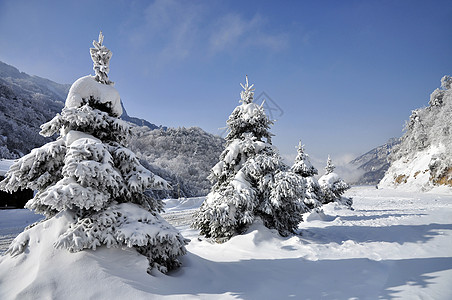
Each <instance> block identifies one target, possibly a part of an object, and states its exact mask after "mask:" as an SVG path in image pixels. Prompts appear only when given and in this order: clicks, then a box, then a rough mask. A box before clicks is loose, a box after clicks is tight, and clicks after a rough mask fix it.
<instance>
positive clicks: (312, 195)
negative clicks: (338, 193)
mask: <svg viewBox="0 0 452 300" xmlns="http://www.w3.org/2000/svg"><path fill="white" fill-rule="evenodd" d="M290 170H291V171H292V172H293V173H295V174H297V175H299V176H301V177H303V178H305V180H306V198H305V200H304V203H305V204H306V206H307V207H309V209H314V208H317V207H320V206H322V200H321V199H322V190H321V188H320V185H319V182H318V181H317V179H316V178H315V177H314V175H317V174H318V171H317V169H316V168H315V167H314V166H313V165H312V164H311V161H310V159H309V155H308V154H307V153H305V150H304V146H303V144H302V143H301V141H300V142H299V144H298V148H297V156H296V157H295V162H294V164H293V165H292V167H291V168H290Z"/></svg>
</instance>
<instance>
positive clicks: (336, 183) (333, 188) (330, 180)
mask: <svg viewBox="0 0 452 300" xmlns="http://www.w3.org/2000/svg"><path fill="white" fill-rule="evenodd" d="M334 169H335V166H334V165H333V161H332V160H331V158H330V156H329V155H328V160H327V163H326V167H325V174H324V175H323V176H322V177H320V178H319V184H320V188H321V189H322V196H323V197H322V202H323V204H326V203H330V202H338V203H341V204H344V205H346V206H348V207H351V206H352V204H353V201H352V199H351V198H345V197H342V195H343V194H344V192H345V191H346V190H348V189H349V188H350V186H349V185H348V184H347V183H346V182H345V181H344V180H342V178H340V177H339V175H338V174H336V173H334V172H333V171H334Z"/></svg>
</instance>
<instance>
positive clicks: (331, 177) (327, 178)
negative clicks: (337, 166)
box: [319, 173, 341, 188]
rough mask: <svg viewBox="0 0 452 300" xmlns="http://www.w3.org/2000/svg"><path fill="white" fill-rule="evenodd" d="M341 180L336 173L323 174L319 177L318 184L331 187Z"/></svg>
mask: <svg viewBox="0 0 452 300" xmlns="http://www.w3.org/2000/svg"><path fill="white" fill-rule="evenodd" d="M339 181H341V178H340V177H339V175H338V174H336V173H330V174H325V175H323V176H322V177H320V178H319V184H320V185H323V186H327V187H329V188H331V187H332V186H333V184H335V183H336V182H339Z"/></svg>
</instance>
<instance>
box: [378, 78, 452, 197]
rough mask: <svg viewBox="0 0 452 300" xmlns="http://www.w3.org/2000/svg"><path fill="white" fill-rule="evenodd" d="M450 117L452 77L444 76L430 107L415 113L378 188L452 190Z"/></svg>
mask: <svg viewBox="0 0 452 300" xmlns="http://www.w3.org/2000/svg"><path fill="white" fill-rule="evenodd" d="M451 116H452V78H451V77H449V76H444V77H443V78H442V79H441V88H440V89H436V90H435V91H433V93H432V94H431V96H430V101H429V102H428V106H427V107H424V108H419V109H416V110H414V111H413V112H412V114H411V116H410V118H409V121H408V122H407V123H406V126H405V133H404V135H403V136H402V138H401V143H400V144H399V145H398V146H396V147H395V148H394V151H393V153H392V154H391V155H390V156H389V158H390V161H391V166H390V167H389V169H388V171H387V172H386V174H385V177H384V178H383V179H382V180H381V182H380V184H379V186H381V187H400V188H408V189H415V190H421V191H425V190H430V189H431V188H433V187H434V186H439V185H447V186H450V187H452V148H451V146H450V145H452V118H451Z"/></svg>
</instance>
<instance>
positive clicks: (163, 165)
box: [129, 127, 224, 198]
mask: <svg viewBox="0 0 452 300" xmlns="http://www.w3.org/2000/svg"><path fill="white" fill-rule="evenodd" d="M133 132H134V137H133V138H132V140H131V141H130V145H129V146H130V148H131V149H132V151H134V152H135V153H136V154H137V156H138V157H139V158H140V159H141V160H142V163H143V165H144V166H145V167H147V168H149V169H150V170H151V171H152V172H153V173H155V174H157V175H159V176H161V177H163V178H165V179H166V180H168V181H169V182H171V185H172V186H173V190H172V191H169V192H164V193H163V194H160V195H157V196H158V197H160V198H164V197H176V198H178V197H195V196H204V195H206V194H207V193H208V192H209V191H210V187H211V183H210V182H209V181H208V180H207V176H208V175H209V173H210V169H211V168H212V167H213V166H214V165H215V163H216V162H217V161H218V157H219V156H220V154H221V152H222V150H223V144H224V140H223V139H222V138H221V137H219V136H215V135H213V134H210V133H207V132H205V131H204V130H202V129H201V128H199V127H190V128H185V127H180V128H168V129H166V130H165V129H157V130H149V129H148V128H147V127H136V128H134V129H133Z"/></svg>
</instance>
